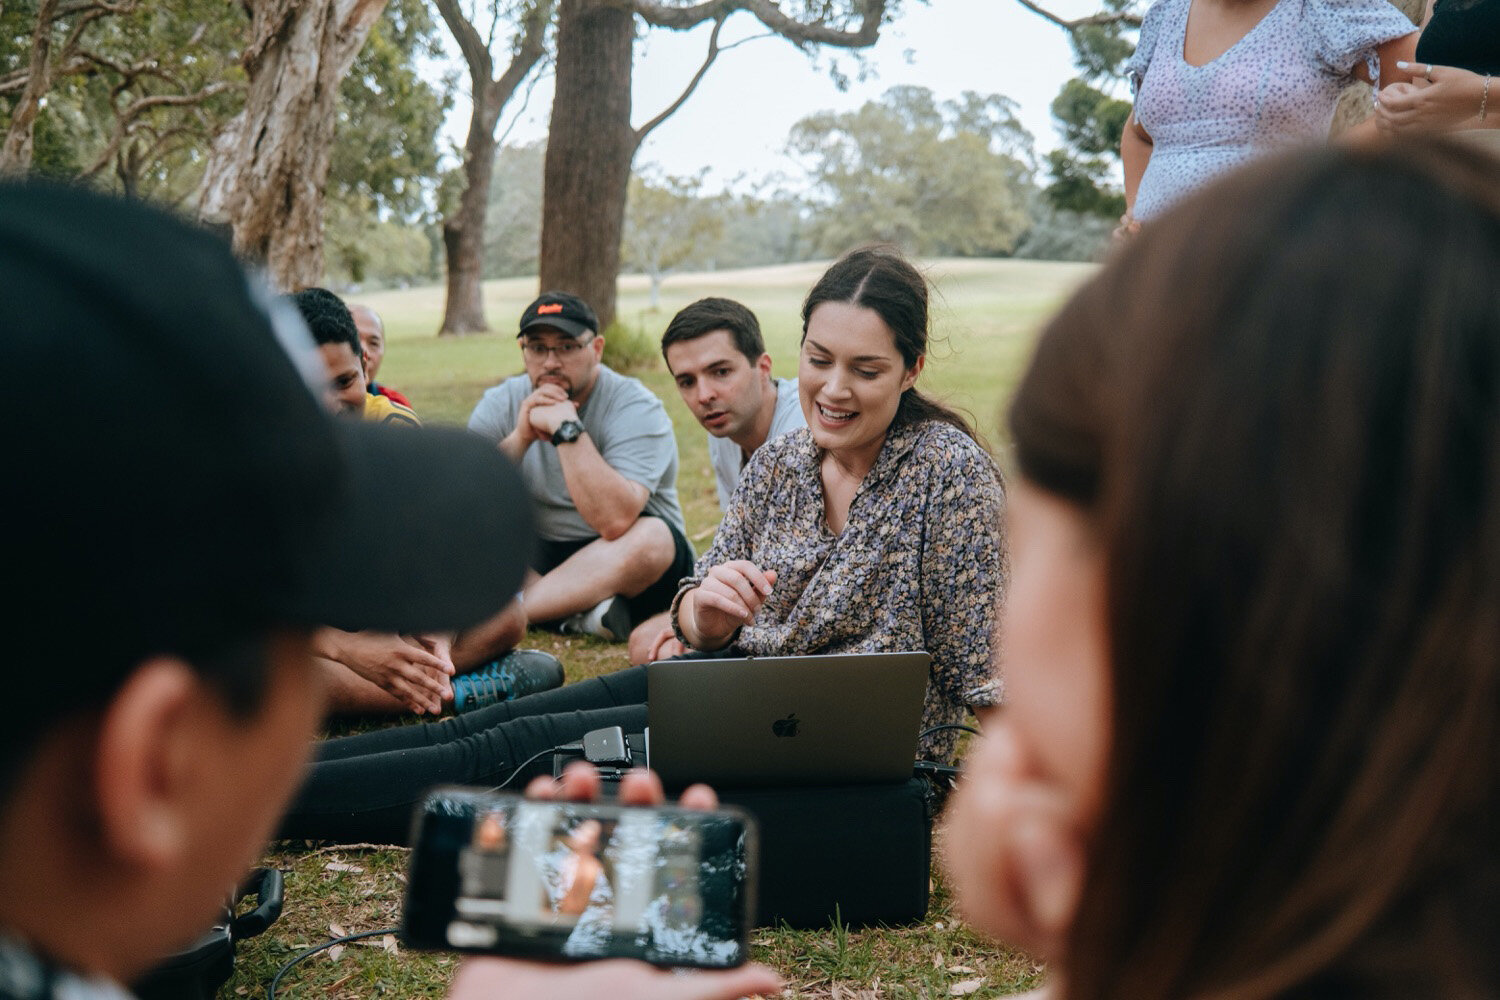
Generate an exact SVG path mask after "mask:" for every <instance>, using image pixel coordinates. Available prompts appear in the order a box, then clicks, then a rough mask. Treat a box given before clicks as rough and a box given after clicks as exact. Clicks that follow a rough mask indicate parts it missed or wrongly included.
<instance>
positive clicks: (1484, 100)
mask: <svg viewBox="0 0 1500 1000" xmlns="http://www.w3.org/2000/svg"><path fill="white" fill-rule="evenodd" d="M1489 110H1490V75H1489V74H1488V73H1486V74H1484V92H1483V93H1481V94H1480V95H1479V120H1480V121H1484V116H1485V115H1487V114H1489Z"/></svg>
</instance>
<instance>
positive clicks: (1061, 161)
mask: <svg viewBox="0 0 1500 1000" xmlns="http://www.w3.org/2000/svg"><path fill="white" fill-rule="evenodd" d="M1109 170H1110V161H1109V160H1107V159H1105V158H1104V157H1085V156H1069V155H1068V153H1067V152H1066V151H1065V150H1061V149H1054V150H1053V151H1052V152H1050V153H1048V154H1047V175H1048V176H1049V177H1050V178H1051V179H1052V183H1051V184H1049V185H1047V191H1046V194H1047V200H1048V201H1049V202H1051V203H1052V206H1053V207H1054V208H1059V209H1062V210H1063V211H1066V212H1078V213H1080V214H1082V215H1097V216H1102V217H1105V218H1109V219H1115V218H1118V217H1119V216H1121V215H1122V214H1124V212H1125V195H1124V194H1122V193H1120V192H1119V191H1118V190H1116V189H1115V188H1114V187H1113V186H1112V185H1111V184H1110V182H1109Z"/></svg>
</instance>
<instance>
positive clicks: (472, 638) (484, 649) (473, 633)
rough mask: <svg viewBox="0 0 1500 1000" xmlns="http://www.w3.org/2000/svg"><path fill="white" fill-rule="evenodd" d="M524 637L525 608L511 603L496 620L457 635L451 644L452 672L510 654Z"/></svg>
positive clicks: (475, 667) (516, 603)
mask: <svg viewBox="0 0 1500 1000" xmlns="http://www.w3.org/2000/svg"><path fill="white" fill-rule="evenodd" d="M525 635H526V608H525V606H524V605H523V604H522V603H521V602H520V601H512V602H510V603H509V604H507V605H506V606H505V609H504V610H503V611H501V612H500V613H499V614H498V615H496V616H495V617H493V618H491V619H489V620H487V621H483V622H480V623H479V624H478V625H475V626H474V627H473V628H471V629H468V630H466V631H463V632H460V633H459V634H458V638H457V639H455V640H454V641H453V669H454V670H456V671H457V672H458V673H460V674H465V673H468V672H469V671H471V670H475V669H477V668H479V667H482V666H484V665H485V664H486V663H489V662H490V661H491V660H494V659H497V658H498V657H500V656H501V655H503V654H505V653H508V652H510V651H511V650H512V649H515V648H516V646H517V645H519V644H520V642H521V639H522V637H524V636H525Z"/></svg>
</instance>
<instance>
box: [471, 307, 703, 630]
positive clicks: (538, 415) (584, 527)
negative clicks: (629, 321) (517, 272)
mask: <svg viewBox="0 0 1500 1000" xmlns="http://www.w3.org/2000/svg"><path fill="white" fill-rule="evenodd" d="M598 331H599V321H598V319H597V318H596V317H595V316H594V311H593V310H592V309H590V308H589V307H588V304H587V303H585V302H584V301H583V300H582V299H579V298H578V297H577V296H574V295H568V294H566V293H564V292H546V293H544V294H543V295H541V296H540V297H539V298H537V300H536V301H535V302H533V303H531V305H529V306H527V307H526V311H525V312H524V313H522V314H521V330H520V333H519V334H518V335H517V339H519V340H520V342H521V354H522V357H523V358H524V359H525V363H526V373H525V374H524V375H517V376H515V377H513V378H510V379H507V380H505V381H504V382H502V383H500V385H498V386H496V387H495V388H493V389H491V390H489V391H488V392H486V393H485V394H484V397H483V398H482V399H481V400H480V401H479V405H478V406H476V407H475V408H474V413H473V415H471V416H470V417H469V427H470V429H471V430H474V431H477V432H478V433H480V434H482V435H483V436H485V437H487V438H489V439H491V440H492V441H495V442H497V443H498V444H499V447H500V451H501V452H502V453H504V454H505V455H507V456H508V457H509V458H511V459H512V460H513V461H515V462H516V463H517V464H519V465H520V467H521V476H522V478H523V479H525V480H526V487H527V489H528V491H529V492H530V493H531V498H532V500H533V502H534V503H535V505H536V511H537V532H538V534H539V535H540V538H541V543H540V548H539V551H538V553H537V555H536V558H535V559H534V560H533V566H534V568H535V569H536V571H537V573H539V574H540V576H539V577H537V578H534V579H532V580H531V581H530V582H528V583H527V585H526V590H525V600H526V613H527V614H528V615H529V616H530V618H531V620H532V621H533V622H538V623H549V622H551V623H555V624H556V625H557V626H558V627H559V628H561V629H562V631H565V632H570V631H578V632H590V633H592V634H594V635H598V636H601V637H603V638H606V639H613V640H616V641H624V640H625V638H626V637H627V636H628V635H629V634H630V629H631V627H632V626H633V625H634V624H636V623H638V622H640V621H643V620H644V619H646V618H648V617H650V616H651V615H653V614H655V613H656V612H658V611H663V610H665V609H666V608H667V606H668V605H670V604H671V602H672V597H673V596H674V595H675V594H676V592H677V583H678V581H679V580H681V579H682V578H683V577H684V576H686V575H688V574H689V573H691V572H692V568H693V549H692V546H691V545H689V544H688V540H687V537H686V535H685V534H684V533H683V532H684V528H683V521H682V508H681V507H680V506H679V505H678V503H677V439H676V437H675V436H674V435H673V433H672V421H671V419H670V418H669V417H668V416H667V411H666V408H665V407H663V406H662V404H661V400H659V399H657V398H656V396H655V395H653V394H652V392H651V390H649V389H647V388H646V387H645V386H644V385H642V384H641V383H640V381H639V380H638V379H633V378H628V377H626V376H624V375H619V374H617V373H616V372H614V371H612V370H611V369H610V368H609V366H608V365H605V364H603V363H602V360H601V359H602V358H603V356H604V338H603V337H602V336H600V334H599V332H598Z"/></svg>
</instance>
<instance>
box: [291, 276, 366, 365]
mask: <svg viewBox="0 0 1500 1000" xmlns="http://www.w3.org/2000/svg"><path fill="white" fill-rule="evenodd" d="M291 299H292V304H293V305H295V306H296V307H297V311H298V312H299V313H301V314H302V322H304V323H306V324H307V329H308V330H309V331H310V332H311V333H312V336H313V340H315V341H317V343H318V345H319V346H321V345H323V344H348V345H349V349H350V350H351V351H353V352H354V356H355V357H356V358H358V359H360V364H361V365H363V364H364V355H363V353H362V352H363V350H364V348H363V347H362V346H361V345H360V342H359V327H358V326H356V325H355V324H354V314H353V313H351V312H350V311H349V307H348V306H346V305H344V300H343V299H341V298H339V297H338V296H337V295H335V294H333V293H332V292H330V291H329V290H328V289H326V288H316V287H315V288H304V289H302V291H300V292H297V293H295V294H293V295H292V296H291Z"/></svg>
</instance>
